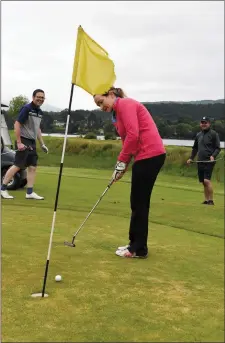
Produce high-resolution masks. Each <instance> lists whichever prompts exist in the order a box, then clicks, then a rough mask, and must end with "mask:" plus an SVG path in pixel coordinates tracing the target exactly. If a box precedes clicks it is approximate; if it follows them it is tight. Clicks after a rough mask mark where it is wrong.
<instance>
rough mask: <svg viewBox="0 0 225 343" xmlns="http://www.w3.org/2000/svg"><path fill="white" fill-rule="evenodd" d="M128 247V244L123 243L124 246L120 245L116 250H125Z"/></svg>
mask: <svg viewBox="0 0 225 343" xmlns="http://www.w3.org/2000/svg"><path fill="white" fill-rule="evenodd" d="M129 247H130V246H129V244H127V245H124V246H122V247H118V248H117V250H126V249H128V248H129Z"/></svg>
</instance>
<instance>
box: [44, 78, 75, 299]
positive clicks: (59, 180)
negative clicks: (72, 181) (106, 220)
mask: <svg viewBox="0 0 225 343" xmlns="http://www.w3.org/2000/svg"><path fill="white" fill-rule="evenodd" d="M73 89H74V84H72V86H71V93H70V102H69V111H68V115H67V121H66V130H65V136H64V143H63V150H62V157H61V163H60V171H59V178H58V186H57V191H56V197H55V206H54V213H53V218H52V228H51V234H50V239H49V247H48V255H47V261H46V266H45V275H44V283H43V288H42V298H43V297H44V296H45V287H46V281H47V276H48V267H49V261H50V254H51V247H52V238H53V233H54V228H55V220H56V211H57V205H58V198H59V190H60V183H61V177H62V171H63V162H64V155H65V150H66V140H67V133H68V127H69V121H70V113H71V106H72V99H73Z"/></svg>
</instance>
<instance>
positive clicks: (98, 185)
mask: <svg viewBox="0 0 225 343" xmlns="http://www.w3.org/2000/svg"><path fill="white" fill-rule="evenodd" d="M58 173H59V168H55V167H54V168H53V167H39V169H38V173H37V180H36V186H35V191H36V192H37V193H38V194H40V195H43V196H45V200H44V201H32V200H26V199H25V190H19V191H15V192H11V194H12V195H15V199H13V200H4V199H3V200H2V342H210V341H211V342H212V341H213V342H223V341H224V191H223V184H222V183H220V184H219V183H216V182H214V189H215V193H214V198H215V206H205V205H202V204H201V202H202V200H203V194H202V186H201V185H199V184H198V181H197V180H196V179H192V178H186V177H180V176H171V175H170V176H168V175H166V174H164V173H161V174H160V176H159V178H158V180H157V183H156V186H155V188H154V191H153V194H152V201H151V210H150V212H151V214H150V230H149V239H148V241H149V257H148V259H146V260H139V259H122V258H120V257H118V256H116V255H115V250H116V248H117V247H118V246H119V245H124V244H127V243H128V237H127V236H128V228H129V216H130V208H129V195H130V174H129V173H127V174H126V175H125V176H124V178H123V179H122V180H121V181H119V182H118V183H116V184H115V185H113V186H112V187H111V189H110V190H109V191H108V193H107V194H106V196H105V197H104V198H103V199H102V201H101V202H100V204H99V206H98V207H97V208H96V210H95V211H94V212H93V214H92V215H91V217H90V218H89V219H88V221H87V222H86V224H85V226H84V227H83V229H82V231H81V232H80V233H79V235H78V236H77V238H76V247H75V248H69V247H65V246H64V245H63V242H64V240H71V239H72V235H73V234H74V233H75V231H76V230H77V229H78V227H79V226H80V224H81V222H82V221H83V220H84V218H85V217H86V215H87V214H88V213H89V212H90V210H91V209H92V207H93V206H94V204H95V203H96V201H97V200H98V198H99V196H100V195H101V194H102V192H103V191H104V189H105V188H106V186H107V184H108V182H109V180H110V177H111V174H112V172H110V171H102V170H96V169H93V170H91V169H89V170H88V169H75V168H64V170H63V176H62V181H61V188H60V195H59V203H58V210H57V216H56V225H55V232H54V236H53V244H52V252H51V258H50V265H49V274H48V280H47V285H46V293H48V294H49V297H48V298H45V299H40V298H37V299H33V298H32V297H31V294H32V293H34V292H40V291H41V289H42V284H43V276H44V270H45V262H46V257H47V250H48V244H49V236H50V230H51V224H52V216H53V209H54V202H55V194H56V187H57V181H58ZM57 274H60V275H61V276H62V282H55V275H57Z"/></svg>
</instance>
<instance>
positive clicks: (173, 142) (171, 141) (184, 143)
mask: <svg viewBox="0 0 225 343" xmlns="http://www.w3.org/2000/svg"><path fill="white" fill-rule="evenodd" d="M42 136H50V137H64V134H61V133H42ZM67 137H68V138H78V137H80V135H67ZM82 137H84V135H82ZM118 139H120V138H118ZM97 140H105V137H104V136H97ZM193 143H194V141H193V140H186V139H167V138H165V139H163V144H164V145H165V146H167V145H172V146H188V147H192V146H193ZM220 147H221V148H222V149H224V142H220Z"/></svg>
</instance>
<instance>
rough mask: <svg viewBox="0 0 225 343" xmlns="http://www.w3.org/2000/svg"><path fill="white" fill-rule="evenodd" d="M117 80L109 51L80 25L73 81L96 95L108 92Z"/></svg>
mask: <svg viewBox="0 0 225 343" xmlns="http://www.w3.org/2000/svg"><path fill="white" fill-rule="evenodd" d="M115 80H116V75H115V72H114V63H113V61H112V60H111V59H110V58H109V57H108V53H107V51H105V50H104V49H103V48H102V47H101V46H100V45H99V44H98V43H96V42H95V41H94V40H93V39H91V37H89V36H88V35H87V34H86V32H84V30H83V28H82V27H81V26H79V28H78V33H77V42H76V53H75V58H74V65H73V75H72V83H73V84H75V85H77V86H79V87H81V88H83V89H84V90H86V91H87V92H88V93H90V94H91V95H95V94H103V93H104V92H107V91H108V90H109V88H110V87H112V86H113V84H114V82H115Z"/></svg>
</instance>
